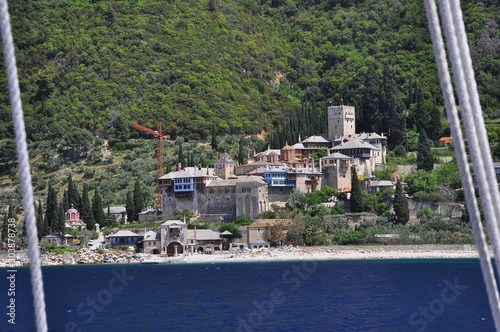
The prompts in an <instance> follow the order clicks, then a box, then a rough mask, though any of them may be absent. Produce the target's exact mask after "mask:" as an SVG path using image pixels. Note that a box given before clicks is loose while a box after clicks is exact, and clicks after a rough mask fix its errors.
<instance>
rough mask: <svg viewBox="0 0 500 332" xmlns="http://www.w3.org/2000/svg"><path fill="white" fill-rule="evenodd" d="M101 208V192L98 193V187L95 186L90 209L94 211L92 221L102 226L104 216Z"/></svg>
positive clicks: (104, 219)
mask: <svg viewBox="0 0 500 332" xmlns="http://www.w3.org/2000/svg"><path fill="white" fill-rule="evenodd" d="M103 209H104V208H103V205H102V198H101V194H99V191H98V188H95V193H94V200H93V201H92V211H93V212H94V222H95V223H96V224H99V226H101V227H104V226H105V222H106V216H105V215H104V210H103ZM94 225H95V224H94Z"/></svg>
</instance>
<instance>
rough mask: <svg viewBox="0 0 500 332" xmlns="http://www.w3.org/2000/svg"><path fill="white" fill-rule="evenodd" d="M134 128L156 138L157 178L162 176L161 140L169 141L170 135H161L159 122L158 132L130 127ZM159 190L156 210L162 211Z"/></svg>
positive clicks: (137, 125) (159, 189)
mask: <svg viewBox="0 0 500 332" xmlns="http://www.w3.org/2000/svg"><path fill="white" fill-rule="evenodd" d="M132 126H133V127H134V128H137V129H139V130H142V131H144V132H146V133H148V134H151V135H153V136H155V137H156V139H157V140H158V149H157V152H156V159H157V161H158V178H160V177H162V176H163V140H164V139H169V138H170V135H168V134H167V135H163V133H162V130H161V122H158V130H151V129H149V128H147V127H144V126H141V125H140V124H137V123H134V124H133V125H132ZM161 196H162V195H161V188H160V187H159V186H158V209H160V210H162V207H163V204H162V199H161Z"/></svg>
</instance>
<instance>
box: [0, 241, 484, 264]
mask: <svg viewBox="0 0 500 332" xmlns="http://www.w3.org/2000/svg"><path fill="white" fill-rule="evenodd" d="M490 255H492V252H491V250H490ZM41 258H42V266H50V265H76V264H108V263H112V264H140V263H142V264H148V263H149V264H167V263H217V262H252V261H295V260H342V259H344V260H348V259H438V258H478V253H477V250H476V248H475V247H474V246H472V245H405V246H396V245H394V246H327V247H280V248H271V249H267V248H266V249H264V248H262V249H254V250H252V251H246V250H243V251H241V250H233V251H223V252H215V253H214V254H201V253H196V254H182V255H179V256H177V257H166V256H162V255H152V254H142V253H125V252H120V251H113V250H107V251H105V252H103V253H99V252H97V251H94V250H89V249H85V248H84V249H80V250H78V251H76V252H72V253H66V254H55V253H42V256H41ZM27 264H29V259H23V258H20V259H18V260H16V262H15V265H16V266H23V265H27ZM9 266H10V265H9V261H8V260H7V259H0V267H9Z"/></svg>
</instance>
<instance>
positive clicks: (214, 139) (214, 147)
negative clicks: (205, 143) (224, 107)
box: [210, 125, 219, 151]
mask: <svg viewBox="0 0 500 332" xmlns="http://www.w3.org/2000/svg"><path fill="white" fill-rule="evenodd" d="M211 135H212V141H211V143H210V145H211V146H212V150H214V151H217V149H218V148H219V138H218V137H217V133H216V132H215V125H212V134H211Z"/></svg>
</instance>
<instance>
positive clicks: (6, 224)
mask: <svg viewBox="0 0 500 332" xmlns="http://www.w3.org/2000/svg"><path fill="white" fill-rule="evenodd" d="M8 233H9V215H8V214H6V215H5V217H4V219H3V223H2V241H5V240H7V237H8Z"/></svg>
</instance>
